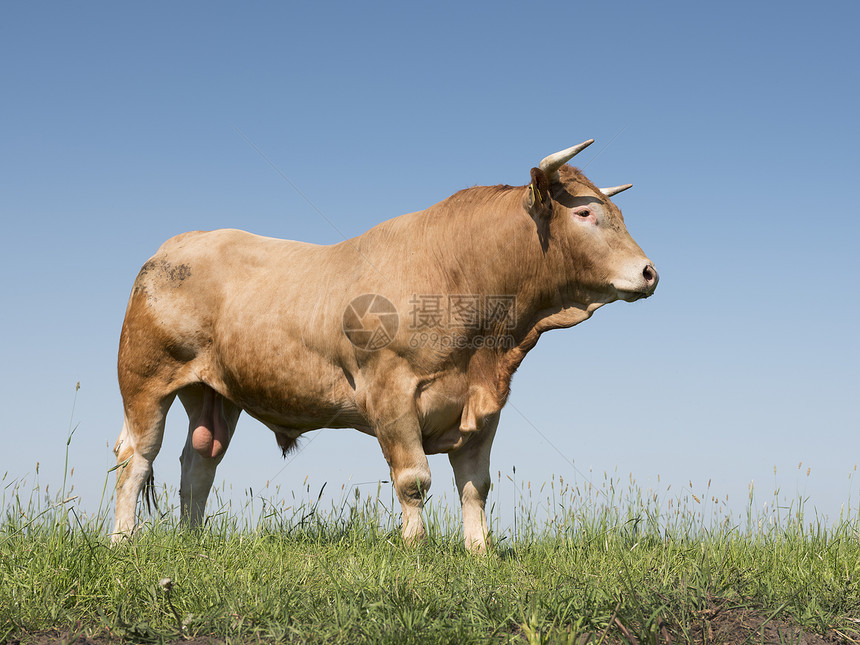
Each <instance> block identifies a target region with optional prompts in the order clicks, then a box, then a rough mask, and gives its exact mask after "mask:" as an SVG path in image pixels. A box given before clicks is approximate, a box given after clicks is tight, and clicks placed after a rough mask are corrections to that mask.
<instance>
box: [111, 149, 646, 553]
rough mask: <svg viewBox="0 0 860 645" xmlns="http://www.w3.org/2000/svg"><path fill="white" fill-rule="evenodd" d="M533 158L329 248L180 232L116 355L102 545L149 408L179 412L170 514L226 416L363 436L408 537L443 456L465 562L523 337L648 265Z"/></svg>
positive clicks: (225, 425) (632, 290) (294, 432)
mask: <svg viewBox="0 0 860 645" xmlns="http://www.w3.org/2000/svg"><path fill="white" fill-rule="evenodd" d="M591 143H592V141H586V142H585V143H583V144H580V145H579V146H574V147H573V148H569V149H567V150H564V151H562V152H559V153H556V154H554V155H550V156H549V157H547V158H546V159H544V160H543V161H542V162H541V163H540V164H539V167H537V168H532V170H531V181H530V183H529V184H528V185H526V186H520V187H511V186H478V187H474V188H469V189H466V190H462V191H460V192H458V193H456V194H455V195H452V196H451V197H449V198H448V199H446V200H444V201H442V202H440V203H438V204H436V205H434V206H431V207H430V208H428V209H427V210H424V211H420V212H417V213H410V214H408V215H403V216H401V217H396V218H394V219H391V220H388V221H387V222H383V223H381V224H379V225H378V226H375V227H374V228H372V229H370V230H369V231H367V232H366V233H364V234H363V235H360V236H358V237H356V238H353V239H350V240H346V241H344V242H341V243H339V244H334V245H331V246H318V245H314V244H305V243H302V242H293V241H286V240H278V239H272V238H265V237H259V236H256V235H252V234H250V233H245V232H242V231H237V230H218V231H211V232H192V233H185V234H182V235H178V236H176V237H174V238H172V239H170V240H168V241H167V242H165V243H164V245H163V246H162V247H161V248H160V249H159V250H158V252H157V253H156V254H155V255H154V256H153V257H152V258H151V259H150V260H149V261H148V262H147V263H146V264H145V265H144V266H143V268H142V269H141V271H140V273H139V275H138V276H137V279H136V280H135V283H134V287H133V289H132V293H131V299H130V301H129V304H128V309H127V311H126V316H125V322H124V323H123V327H122V334H121V337H120V347H119V365H118V370H119V385H120V391H121V393H122V398H123V405H124V411H125V423H124V425H123V428H122V432H121V434H120V436H119V439H118V440H117V444H116V448H115V452H116V454H117V459H118V463H119V464H122V467H121V468H120V469H119V470H118V475H117V484H116V526H115V529H114V539H118V538H119V537H121V536H123V535H127V534H129V533H131V531H132V530H133V529H134V526H135V518H136V507H137V501H138V498H139V496H140V494H141V492H142V491H143V489H144V487H145V486H146V485H147V483H148V482H150V481H151V477H152V463H153V460H154V459H155V457H156V455H157V454H158V451H159V449H160V447H161V442H162V436H163V433H164V422H165V417H166V416H167V410H168V408H169V407H170V405H171V403H172V402H173V400H174V398H175V397H176V396H177V395H178V396H179V399H180V401H182V404H183V405H184V407H185V410H186V412H187V413H188V418H189V429H188V440H187V442H186V444H185V448H184V450H183V451H182V456H181V461H182V479H181V484H180V497H181V512H182V516H183V519H184V520H186V521H187V522H188V523H189V524H190V525H192V526H197V525H199V524H201V522H202V520H203V517H204V508H205V504H206V499H207V497H208V495H209V490H210V488H211V486H212V482H213V479H214V476H215V469H216V467H217V465H218V463H219V462H220V461H221V459H222V458H223V456H224V453H225V450H226V449H227V447H228V445H229V443H230V440H231V438H232V436H233V431H234V429H235V427H236V422H237V420H238V418H239V414H240V412H241V411H243V410H244V411H245V412H247V413H248V414H249V415H251V416H252V417H254V418H255V419H258V420H260V421H261V422H263V423H264V424H265V425H266V426H268V427H269V428H270V429H271V430H272V431H273V432H274V433H275V435H276V439H277V442H278V444H279V445H280V447H281V449H282V450H283V451H284V454H286V453H287V451H288V450H290V449H291V448H292V447H293V446H294V445H295V442H296V439H297V438H298V437H299V436H300V435H301V434H302V433H304V432H307V431H309V430H314V429H317V428H324V427H325V428H355V429H357V430H360V431H362V432H365V433H367V434H370V435H373V436H375V437H376V438H377V439H378V441H379V445H380V447H381V448H382V453H383V455H384V456H385V459H386V461H387V462H388V465H389V467H390V470H391V478H392V481H393V483H394V487H395V490H396V491H397V495H398V498H399V499H400V503H401V505H402V509H403V537H404V539H405V540H406V541H407V542H410V543H411V542H415V541H417V540H419V539H420V538H421V537H422V536H423V535H424V526H423V523H422V519H421V510H422V507H423V500H424V497H425V495H426V493H427V491H428V489H429V488H430V469H429V467H428V464H427V457H426V455H428V454H434V453H440V452H444V453H447V454H448V458H449V460H450V462H451V466H452V468H453V470H454V476H455V480H456V483H457V487H458V489H459V493H460V499H461V503H462V507H463V523H464V538H465V544H466V548H468V549H470V550H472V551H484V550H485V549H486V546H487V540H488V535H487V520H486V515H485V512H484V504H485V501H486V498H487V493H488V491H489V488H490V447H491V445H492V442H493V437H494V435H495V432H496V427H497V425H498V422H499V413H500V411H501V409H502V407H503V406H504V404H505V401H506V400H507V397H508V392H509V384H510V380H511V377H512V375H513V373H514V371H515V370H516V369H517V367H518V366H519V364H520V362H521V361H522V360H523V358H524V357H525V355H526V354H527V353H528V351H529V350H530V349H531V348H532V347H534V346H535V343H537V341H538V338H539V337H540V335H541V334H542V333H543V332H545V331H547V330H550V329H558V328H563V327H570V326H572V325H576V324H578V323H580V322H582V321H584V320H586V319H587V318H589V317H590V316H591V315H592V314H593V313H594V311H595V310H596V309H597V308H598V307H601V306H603V305H605V304H607V303H609V302H613V301H615V300H618V299H621V300H627V301H633V300H637V299H639V298H644V297H647V296H650V295H651V294H652V293H653V292H654V289H655V287H656V286H657V280H658V277H657V272H656V270H655V269H654V265H653V264H652V263H651V261H650V260H649V259H648V258H647V257H646V256H645V254H644V253H643V252H642V250H641V249H640V248H639V246H637V244H636V243H635V242H634V241H633V239H632V238H631V237H630V234H629V233H628V232H627V229H626V228H625V226H624V220H623V218H622V216H621V212H620V211H619V210H618V208H617V207H616V206H615V205H614V204H613V203H612V202H611V201H610V200H609V197H611V196H612V195H614V194H615V193H617V192H620V191H621V190H624V189H626V188H629V185H626V186H616V187H614V188H610V189H603V190H601V189H598V188H596V187H595V186H594V185H593V184H592V183H591V182H590V181H589V180H588V179H586V178H585V177H584V176H583V175H582V174H581V173H580V172H579V171H578V170H576V169H575V168H572V167H570V166H568V165H566V163H567V161H568V160H569V159H570V158H572V157H573V156H574V155H575V154H576V153H578V152H579V151H580V150H582V149H584V148H585V147H586V146H588V145H589V144H591Z"/></svg>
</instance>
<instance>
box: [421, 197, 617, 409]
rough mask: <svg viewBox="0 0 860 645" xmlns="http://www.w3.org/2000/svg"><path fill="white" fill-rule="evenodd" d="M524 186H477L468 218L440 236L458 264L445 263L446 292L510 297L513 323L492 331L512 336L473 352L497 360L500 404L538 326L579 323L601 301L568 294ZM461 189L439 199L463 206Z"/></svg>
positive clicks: (555, 252)
mask: <svg viewBox="0 0 860 645" xmlns="http://www.w3.org/2000/svg"><path fill="white" fill-rule="evenodd" d="M471 190H472V191H480V190H484V191H486V190H488V189H480V188H478V189H471ZM526 191H527V187H517V188H506V189H501V188H498V189H497V190H496V192H495V194H490V195H482V194H481V193H480V192H477V193H476V195H475V197H478V198H483V199H481V200H480V205H479V206H476V207H473V208H472V209H471V210H468V211H466V214H465V215H462V217H464V218H465V221H462V222H461V223H462V227H458V228H457V230H456V231H455V232H454V234H453V235H452V234H451V230H450V228H449V229H448V235H444V236H441V237H440V238H437V239H444V240H445V244H446V245H447V249H446V251H447V252H446V253H445V254H444V258H445V260H446V261H448V260H451V259H452V258H454V259H456V262H455V263H453V264H454V265H455V266H456V270H455V271H453V272H452V271H451V268H450V267H448V266H446V267H445V271H447V272H449V276H451V277H449V283H448V285H447V286H448V290H449V293H473V294H482V295H483V296H484V297H487V296H491V295H497V296H508V297H513V298H514V299H515V302H516V321H515V324H514V325H513V326H512V327H508V328H505V329H502V328H497V329H495V330H493V331H492V332H491V333H492V334H493V335H502V334H504V335H507V336H508V337H509V342H506V343H498V344H496V345H495V348H494V349H492V350H481V351H479V352H476V355H475V359H479V360H480V362H482V363H485V362H490V363H493V364H494V365H495V367H494V368H493V371H494V372H495V380H496V396H497V397H498V401H499V404H500V405H503V404H504V401H505V400H506V399H507V396H508V392H509V384H510V380H511V377H512V375H513V373H514V371H516V369H517V368H518V367H519V365H520V363H521V362H522V360H523V358H525V355H526V354H527V353H528V352H529V351H530V350H531V349H532V348H533V347H534V346H535V345H536V343H537V341H538V339H539V338H540V335H541V334H542V333H543V332H545V331H548V330H551V329H559V328H565V327H571V326H573V325H576V324H578V323H580V322H582V321H584V320H586V319H588V318H589V317H590V316H591V314H592V313H593V312H594V311H595V310H596V309H597V308H598V307H600V306H601V303H588V302H585V303H576V302H572V300H571V296H570V294H569V293H568V286H567V284H566V282H565V281H566V273H567V272H566V271H565V270H564V268H563V267H565V263H564V262H563V261H562V258H560V257H559V256H558V254H559V253H560V251H559V249H558V247H557V245H554V244H553V241H552V240H551V239H546V238H544V239H542V236H541V231H540V230H539V225H538V223H536V222H535V220H534V219H533V218H532V217H531V216H530V215H529V213H528V212H527V211H526V210H525V207H524V197H525V193H526ZM465 192H468V191H465ZM466 196H467V195H462V194H458V195H455V196H452V198H450V199H449V200H446V202H443V203H442V204H440V205H439V206H447V207H448V208H450V209H459V208H462V203H458V200H457V198H458V197H459V198H461V200H462V198H464V197H466ZM476 201H477V200H476ZM449 202H451V203H449ZM461 213H462V211H461ZM437 214H439V215H442V216H443V217H444V215H445V214H449V213H445V211H444V210H442V211H440V212H439V213H437ZM458 219H459V218H458ZM440 257H442V256H440ZM479 357H480V358H479Z"/></svg>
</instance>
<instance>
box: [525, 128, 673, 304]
mask: <svg viewBox="0 0 860 645" xmlns="http://www.w3.org/2000/svg"><path fill="white" fill-rule="evenodd" d="M592 143H594V140H593V139H590V140H589V141H585V142H584V143H581V144H579V145H578V146H573V147H572V148H568V149H567V150H562V151H561V152H556V153H555V154H552V155H549V156H548V157H546V158H545V159H544V160H543V161H541V162H540V165H539V167H537V168H532V170H531V184H530V185H529V189H528V192H527V193H526V197H525V201H526V204H525V205H526V207H527V209H528V211H529V213H530V214H531V215H532V217H533V218H534V219H535V221H536V223H537V225H538V230H539V231H540V232H541V237H542V241H543V242H544V249H545V252H546V253H547V254H549V255H551V256H553V257H552V258H551V261H552V263H553V266H554V267H556V270H557V271H561V272H562V273H563V275H564V279H563V281H564V283H565V287H564V290H565V291H567V293H565V294H564V299H565V300H573V301H575V302H578V303H580V304H590V303H595V302H604V303H605V302H611V301H613V300H616V299H622V300H627V301H628V302H630V301H633V300H638V299H639V298H647V297H648V296H650V295H651V294H652V293H654V289H655V288H656V287H657V281H658V279H659V276H658V275H657V270H656V269H655V268H654V264H653V263H652V262H651V260H649V259H648V258H647V256H646V255H645V254H644V253H643V252H642V249H640V248H639V245H638V244H636V242H634V241H633V238H632V237H630V233H628V232H627V228H626V227H625V225H624V218H623V217H622V215H621V211H620V210H619V209H618V207H617V206H616V205H615V204H613V203H612V202H611V201H610V199H609V198H610V197H611V196H613V195H616V194H618V193H620V192H621V191H623V190H627V189H628V188H630V187H631V186H632V184H625V185H621V186H613V187H612V188H597V187H596V186H594V184H592V183H591V182H590V181H589V180H588V179H587V178H586V177H585V176H584V175H583V174H582V173H581V172H580V171H579V170H577V169H576V168H572V167H571V166H568V165H566V164H567V162H568V161H569V160H570V159H571V158H573V156H574V155H576V154H577V153H579V152H581V151H582V150H584V149H585V148H587V147H588V146H589V145H591V144H592Z"/></svg>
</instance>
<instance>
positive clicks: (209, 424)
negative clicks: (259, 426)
mask: <svg viewBox="0 0 860 645" xmlns="http://www.w3.org/2000/svg"><path fill="white" fill-rule="evenodd" d="M179 400H180V401H182V405H183V406H185V411H186V412H187V413H188V439H187V440H186V442H185V448H184V449H183V450H182V455H181V456H180V457H179V461H181V462H182V479H181V481H180V484H179V497H180V503H181V514H182V521H183V522H187V523H188V524H189V525H190V526H193V527H194V526H200V525H201V524H202V523H203V517H204V511H205V509H206V500H207V499H208V497H209V491H210V490H211V489H212V482H213V481H214V479H215V470H216V468H217V467H218V464H219V463H221V460H222V459H223V458H224V453H225V452H226V450H227V446H228V445H229V443H230V439H231V438H232V437H233V432H234V431H235V430H236V423H237V422H238V420H239V413H240V410H239V408H238V407H236V406H235V405H234V404H233V403H231V402H230V401H228V400H227V399H225V398H224V397H223V396H221V395H220V394H218V393H217V392H215V390H213V389H212V388H211V387H209V386H208V385H205V384H196V385H192V386H189V387H187V388H185V389H183V390H182V391H180V392H179Z"/></svg>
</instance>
